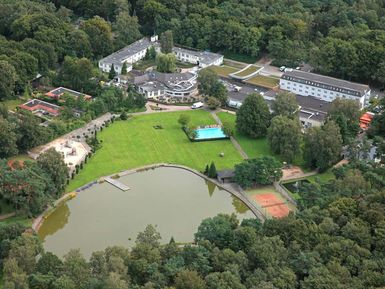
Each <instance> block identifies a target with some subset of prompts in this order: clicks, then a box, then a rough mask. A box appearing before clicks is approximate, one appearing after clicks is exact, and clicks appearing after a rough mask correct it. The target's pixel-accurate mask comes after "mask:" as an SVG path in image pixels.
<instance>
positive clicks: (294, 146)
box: [267, 115, 302, 163]
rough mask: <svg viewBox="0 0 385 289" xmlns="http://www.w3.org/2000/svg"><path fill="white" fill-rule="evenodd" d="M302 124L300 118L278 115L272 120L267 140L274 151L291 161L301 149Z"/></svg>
mask: <svg viewBox="0 0 385 289" xmlns="http://www.w3.org/2000/svg"><path fill="white" fill-rule="evenodd" d="M301 139H302V133H301V125H300V123H299V120H298V119H290V118H288V117H286V116H282V115H278V116H276V117H274V118H273V119H272V120H271V125H270V127H269V128H268V130H267V140H268V142H269V145H270V148H271V150H272V152H274V153H275V154H279V155H281V157H282V159H283V160H285V161H287V162H289V163H291V162H292V161H293V160H294V158H295V157H296V156H297V155H298V154H299V153H300V151H301Z"/></svg>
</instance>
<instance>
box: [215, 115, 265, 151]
mask: <svg viewBox="0 0 385 289" xmlns="http://www.w3.org/2000/svg"><path fill="white" fill-rule="evenodd" d="M217 115H218V117H219V118H220V119H221V121H222V122H225V121H227V122H230V123H234V124H235V118H236V117H235V115H234V114H231V113H228V112H219V113H217ZM234 137H235V138H236V140H237V141H238V143H239V144H240V145H241V147H242V148H243V150H244V151H245V152H246V154H247V155H248V156H249V158H255V157H259V156H262V155H271V151H270V148H269V145H268V143H267V140H266V138H261V139H253V138H250V137H248V136H245V135H242V134H240V133H238V132H236V133H235V135H234Z"/></svg>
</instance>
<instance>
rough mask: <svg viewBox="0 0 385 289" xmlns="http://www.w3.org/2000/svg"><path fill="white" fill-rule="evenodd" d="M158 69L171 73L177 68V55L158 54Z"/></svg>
mask: <svg viewBox="0 0 385 289" xmlns="http://www.w3.org/2000/svg"><path fill="white" fill-rule="evenodd" d="M156 70H158V71H159V72H166V73H171V72H174V71H175V70H176V57H175V55H174V54H173V53H169V54H162V53H160V54H158V55H157V56H156Z"/></svg>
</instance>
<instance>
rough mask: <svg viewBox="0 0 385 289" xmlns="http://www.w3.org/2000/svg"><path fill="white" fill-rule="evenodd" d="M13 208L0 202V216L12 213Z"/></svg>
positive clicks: (2, 201)
mask: <svg viewBox="0 0 385 289" xmlns="http://www.w3.org/2000/svg"><path fill="white" fill-rule="evenodd" d="M13 211H14V208H12V206H10V205H9V204H7V203H6V202H5V201H4V200H0V215H5V214H9V213H12V212H13Z"/></svg>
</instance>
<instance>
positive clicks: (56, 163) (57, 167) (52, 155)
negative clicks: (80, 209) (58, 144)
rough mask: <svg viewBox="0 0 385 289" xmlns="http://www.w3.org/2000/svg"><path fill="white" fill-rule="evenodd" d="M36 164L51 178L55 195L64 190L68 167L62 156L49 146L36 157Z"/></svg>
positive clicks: (57, 195)
mask: <svg viewBox="0 0 385 289" xmlns="http://www.w3.org/2000/svg"><path fill="white" fill-rule="evenodd" d="M37 164H38V165H39V166H40V167H41V169H42V170H43V171H45V172H46V173H47V175H48V176H49V177H50V178H51V180H52V183H53V184H54V186H55V197H59V196H60V195H61V193H63V192H64V189H65V186H66V183H67V177H68V167H67V165H66V164H65V163H64V159H63V156H62V155H61V154H60V153H58V152H57V151H56V150H55V149H54V148H50V149H48V150H46V151H45V152H44V153H42V154H41V155H40V156H39V157H38V158H37Z"/></svg>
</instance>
